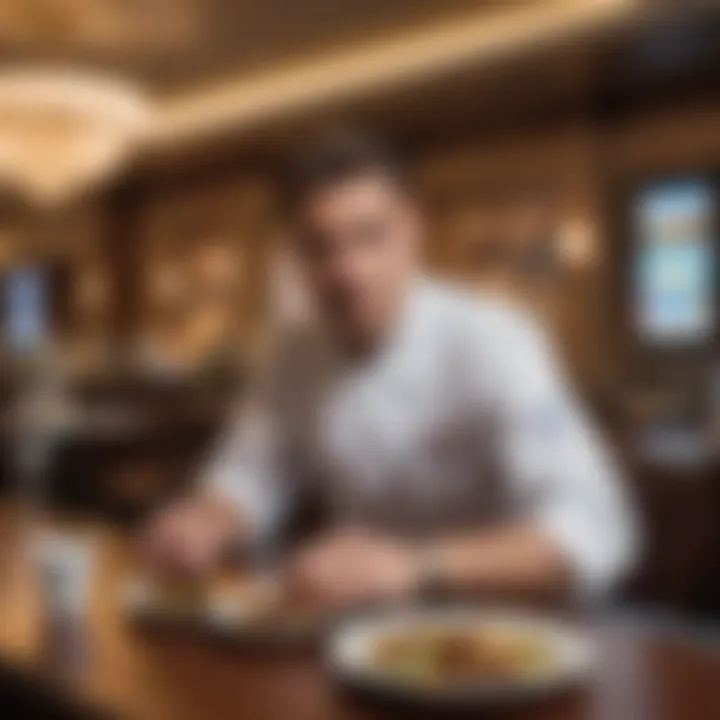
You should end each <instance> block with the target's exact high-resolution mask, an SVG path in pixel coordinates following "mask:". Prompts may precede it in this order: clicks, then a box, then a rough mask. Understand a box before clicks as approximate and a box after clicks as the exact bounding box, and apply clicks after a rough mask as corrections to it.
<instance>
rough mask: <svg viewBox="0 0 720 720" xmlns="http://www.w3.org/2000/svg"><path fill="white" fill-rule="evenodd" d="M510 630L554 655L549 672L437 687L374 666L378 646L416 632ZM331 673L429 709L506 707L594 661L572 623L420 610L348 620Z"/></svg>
mask: <svg viewBox="0 0 720 720" xmlns="http://www.w3.org/2000/svg"><path fill="white" fill-rule="evenodd" d="M478 625H481V626H482V625H485V626H487V627H488V628H491V629H498V630H500V629H503V628H507V629H508V630H509V631H512V632H513V633H518V632H521V633H528V635H530V636H532V637H534V638H538V639H539V640H541V642H542V643H543V644H544V645H546V646H547V647H548V649H549V652H550V653H551V654H552V661H551V663H549V665H548V668H547V669H544V670H542V671H538V672H535V673H533V674H531V675H523V676H519V677H517V678H513V679H512V680H508V681H500V682H495V681H493V682H490V681H489V682H487V683H478V684H474V685H472V686H469V685H463V686H462V687H447V688H441V689H440V688H432V687H424V686H422V685H420V684H419V683H416V682H410V681H407V680H403V679H401V678H398V677H393V676H392V675H390V674H388V673H387V672H384V671H382V670H381V669H378V668H377V667H375V666H374V665H373V662H372V652H373V649H374V648H375V646H376V644H377V642H378V641H379V640H380V639H382V638H383V637H384V636H386V635H387V634H389V633H392V634H395V633H397V632H399V631H402V630H404V629H410V628H412V627H419V626H420V627H427V626H430V627H438V628H462V627H470V626H472V627H473V628H475V629H477V627H478ZM327 652H328V660H329V663H330V667H331V670H332V671H333V672H334V674H335V675H336V676H337V677H338V678H339V679H340V681H341V682H343V683H344V684H346V685H349V686H351V687H353V688H355V689H359V690H363V691H369V692H370V693H372V694H373V695H379V696H384V697H387V698H389V699H396V700H401V701H409V702H412V703H422V704H430V705H437V704H439V705H445V704H453V705H454V704H466V703H488V702H493V703H494V702H507V701H515V700H520V699H527V698H532V697H537V696H541V695H545V694H547V693H548V692H551V691H556V690H559V689H561V688H564V687H567V686H569V685H572V684H575V683H578V682H580V681H582V680H583V679H585V678H586V677H587V676H588V674H589V672H590V670H591V668H592V666H593V659H594V652H593V644H592V641H591V639H590V637H589V636H588V635H587V633H585V632H584V631H582V630H581V629H580V628H579V627H576V626H574V625H572V624H570V623H567V622H562V621H560V620H556V619H553V618H549V617H544V616H538V615H530V614H524V613H520V612H509V611H495V610H481V609H474V608H473V609H467V608H462V609H418V610H409V611H405V612H402V613H398V612H394V613H390V614H385V615H379V616H375V617H370V618H362V619H356V620H352V621H349V622H347V623H345V624H344V625H342V626H340V627H339V628H338V629H337V630H336V631H335V633H334V634H333V635H332V637H331V638H330V641H329V645H328V648H327Z"/></svg>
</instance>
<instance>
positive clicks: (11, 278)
mask: <svg viewBox="0 0 720 720" xmlns="http://www.w3.org/2000/svg"><path fill="white" fill-rule="evenodd" d="M3 286H4V298H3V300H4V302H3V309H4V313H3V314H4V316H5V317H4V322H3V326H4V333H3V334H4V336H5V337H4V340H5V344H6V346H7V347H8V348H9V349H10V350H11V351H13V352H17V353H32V352H34V351H36V350H39V349H41V348H42V346H43V345H44V343H46V342H47V340H48V339H49V334H50V325H51V319H50V308H49V297H48V296H49V289H48V278H47V273H46V272H45V271H44V269H43V268H42V267H36V266H26V267H19V268H16V269H14V270H12V271H11V272H9V273H8V274H7V275H6V276H5V278H4V281H3Z"/></svg>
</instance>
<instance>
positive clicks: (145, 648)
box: [0, 503, 720, 720]
mask: <svg viewBox="0 0 720 720" xmlns="http://www.w3.org/2000/svg"><path fill="white" fill-rule="evenodd" d="M79 528H80V529H79ZM49 531H50V532H56V533H72V534H73V536H77V535H78V534H80V535H81V536H82V537H84V538H86V539H87V542H88V543H91V545H92V547H93V548H94V560H93V568H94V571H93V575H92V583H91V590H90V602H89V608H88V610H87V613H86V623H85V624H86V634H87V638H88V649H89V655H88V658H87V660H86V661H85V662H84V663H82V665H81V667H79V668H78V670H77V674H76V676H74V677H72V678H71V679H68V678H66V679H64V680H58V679H57V678H55V677H54V676H53V675H52V672H51V671H50V670H48V668H47V663H44V662H43V651H42V649H43V647H44V644H43V632H42V627H43V625H42V622H41V620H42V612H41V608H42V603H41V601H40V593H39V590H38V581H37V575H38V573H37V571H36V565H35V564H34V563H33V561H32V558H33V552H32V547H33V544H34V543H35V542H36V538H37V537H38V535H39V534H42V533H43V532H49ZM0 543H1V544H2V553H1V556H0V557H1V565H0V603H2V604H1V605H0V607H1V609H2V612H0V667H5V668H9V669H11V670H12V672H13V673H16V674H17V675H18V677H23V678H26V679H28V680H29V681H32V682H33V683H37V687H38V688H41V687H42V688H43V689H47V690H48V692H51V693H54V694H55V695H57V696H58V697H61V696H66V697H67V698H69V699H72V702H73V703H74V704H75V706H76V707H77V709H78V717H82V716H83V710H85V711H87V712H88V713H91V712H99V713H100V714H102V715H107V716H108V717H117V718H128V719H129V720H205V719H207V720H225V719H226V718H227V719H228V720H229V719H230V718H233V719H236V718H245V719H247V720H255V719H257V720H364V719H365V718H383V717H393V718H394V717H405V716H406V713H407V716H408V717H418V712H417V709H415V710H414V711H413V710H412V709H411V708H402V707H399V706H388V705H387V704H383V703H381V702H377V701H374V700H373V699H372V698H369V697H361V696H358V694H357V693H351V692H347V691H346V690H345V689H343V688H341V687H340V686H339V685H338V683H337V682H336V679H335V678H333V677H332V674H331V673H330V671H329V669H328V666H327V663H326V662H325V660H324V659H323V653H322V643H320V642H318V643H308V644H305V645H302V646H296V647H292V646H286V647H282V646H273V647H262V646H258V645H257V644H245V645H243V644H242V643H233V642H228V641H227V640H226V641H224V642H223V641H220V640H219V639H218V638H217V637H209V636H207V635H204V634H203V633H200V632H197V631H190V630H189V629H188V628H175V629H167V628H166V629H159V628H155V629H152V628H147V627H144V626H142V625H138V624H137V623H135V622H132V621H131V620H130V619H129V618H128V616H127V612H126V610H124V605H123V602H122V597H123V588H124V587H125V586H126V584H127V582H128V580H129V579H130V578H132V577H133V575H134V574H136V573H137V571H138V563H139V562H140V556H139V550H138V543H137V542H136V540H135V538H134V537H133V535H132V533H130V532H129V531H126V530H121V529H117V528H113V527H111V526H109V525H107V524H103V523H97V522H96V523H90V524H87V523H81V527H80V526H79V525H78V523H77V521H72V522H68V521H67V520H66V519H57V518H56V517H53V516H52V514H48V513H44V514H42V516H40V515H39V514H38V513H36V512H32V513H27V512H21V511H19V510H18V508H17V506H15V505H14V504H8V503H6V504H5V505H2V506H0ZM586 622H587V621H586ZM588 628H589V632H590V633H591V635H592V637H593V639H594V641H595V643H596V647H597V650H596V662H595V666H594V670H593V672H592V674H591V676H590V677H589V678H588V679H587V681H586V682H584V683H582V684H581V685H579V686H578V687H576V688H570V689H568V690H566V691H563V692H560V693H558V694H556V695H554V696H548V697H545V698H543V699H542V700H536V701H531V700H527V701H523V702H519V703H514V704H513V705H512V706H509V707H494V708H489V709H486V711H485V712H484V713H481V714H479V715H478V714H475V715H473V716H474V717H513V718H521V719H528V720H718V719H719V718H720V651H719V650H718V648H717V647H714V646H713V643H712V642H705V641H704V638H703V636H702V633H684V632H662V631H659V630H658V631H656V630H653V629H652V628H648V627H646V626H644V625H642V624H641V623H632V622H630V623H618V622H612V621H610V620H609V619H608V618H607V616H605V615H601V616H598V617H597V618H596V619H594V620H590V621H589V623H588Z"/></svg>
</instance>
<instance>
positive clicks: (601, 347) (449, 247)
mask: <svg viewBox="0 0 720 720" xmlns="http://www.w3.org/2000/svg"><path fill="white" fill-rule="evenodd" d="M719 82H720V7H718V3H717V2H712V1H709V2H692V1H691V0H677V1H676V2H672V1H671V0H667V1H665V2H663V1H662V0H644V1H642V0H444V1H443V2H433V1H432V0H412V1H409V0H364V1H363V2H356V3H348V2H337V1H333V0H293V2H281V0H266V1H265V2H263V3H259V2H253V1H252V0H2V3H0V344H1V346H2V350H1V352H2V373H1V375H0V417H1V422H0V433H1V435H2V446H1V456H2V457H1V459H2V465H1V470H0V483H1V485H2V492H3V496H4V498H5V502H10V501H11V498H13V497H14V496H17V495H18V494H30V495H33V494H34V496H36V497H42V498H43V502H49V503H51V504H52V505H53V506H56V507H58V508H62V509H64V510H66V511H68V512H71V513H75V514H84V515H92V516H94V517H98V518H103V519H104V520H105V521H106V522H132V521H134V520H137V519H138V518H140V517H142V516H143V515H144V514H145V513H146V512H147V511H148V509H150V508H152V507H155V506H157V505H158V504H159V503H162V502H163V501H164V500H165V499H167V498H169V497H172V496H173V495H175V494H177V493H179V492H182V491H183V489H185V488H187V487H188V484H191V483H192V482H193V478H194V477H195V476H196V473H197V470H198V467H199V465H200V463H201V462H202V459H203V457H204V455H205V454H206V453H207V451H208V449H209V448H210V447H211V445H212V442H213V439H214V438H215V436H216V434H217V432H218V431H219V429H220V427H221V426H222V424H223V422H224V419H225V418H226V416H227V413H228V412H229V411H230V410H231V409H234V408H235V406H236V404H237V403H238V402H242V397H243V392H244V389H245V388H247V385H248V378H250V377H252V374H253V372H254V370H255V369H256V368H258V367H260V366H262V363H263V359H264V358H265V357H266V353H267V351H268V348H269V347H270V345H271V344H272V341H273V338H274V337H275V335H276V334H277V333H278V332H280V331H281V330H282V327H283V326H284V325H286V324H287V323H289V322H293V321H294V319H295V314H296V311H297V309H298V307H299V306H300V305H301V293H302V290H301V288H300V287H299V285H298V283H297V278H296V277H295V275H294V274H293V267H292V263H291V261H290V259H289V258H288V256H287V255H286V253H284V251H283V247H282V240H283V236H284V234H285V228H284V227H283V224H282V218H281V216H280V215H279V214H278V212H277V207H276V206H277V203H276V198H275V197H274V195H273V184H272V178H273V174H274V172H275V170H276V168H277V165H278V163H279V162H281V161H282V160H283V158H284V157H285V156H286V153H287V152H288V150H289V149H290V148H292V147H293V146H294V145H295V144H296V143H297V142H298V141H301V139H302V138H303V136H304V133H306V132H307V130H308V128H310V127H313V126H315V125H317V124H321V123H323V122H326V121H328V120H331V119H333V120H334V119H336V118H347V119H350V120H352V121H353V122H355V123H358V122H360V123H367V124H368V125H369V126H371V127H373V128H375V129H379V130H380V131H381V132H384V133H386V134H388V135H389V137H390V138H392V139H394V140H395V141H397V143H398V144H399V145H400V147H401V148H402V149H403V150H404V151H405V152H406V154H407V156H408V157H409V159H410V162H411V168H412V173H413V176H414V178H415V180H416V182H417V186H418V188H419V192H420V194H421V197H422V198H423V201H424V202H425V203H426V207H427V211H428V214H429V218H430V222H431V228H432V233H431V237H430V239H429V242H428V247H427V261H428V266H429V267H430V268H431V269H432V270H433V271H434V272H437V273H440V274H443V275H445V276H447V277H451V278H454V279H456V280H457V281H459V282H462V283H465V284H467V285H468V286H470V287H473V288H477V289H478V290H482V291H485V292H491V293H496V294H499V295H502V296H504V297H506V298H507V299H508V301H510V302H513V303H519V304H522V305H523V306H525V307H528V308H529V309H530V310H531V311H532V312H533V313H535V314H536V315H537V316H538V317H539V318H540V320H541V321H542V322H543V323H544V325H545V326H546V327H547V329H548V331H549V332H550V333H551V334H552V336H553V337H554V338H555V340H556V343H557V345H558V348H559V350H560V353H561V355H562V357H563V359H564V362H565V364H566V366H567V368H568V370H569V372H570V373H571V375H572V377H573V378H574V380H575V383H576V384H577V386H578V388H579V389H580V392H581V393H582V395H583V396H584V397H585V399H586V401H587V403H588V405H589V406H590V407H591V408H592V410H593V411H594V412H595V414H596V416H597V418H598V422H599V423H600V426H601V428H602V430H603V432H604V433H606V434H607V435H608V436H609V437H610V438H611V439H612V442H613V443H614V445H615V447H616V448H617V452H618V453H619V454H620V456H621V457H622V460H623V462H624V463H625V465H626V467H627V468H628V479H629V482H631V483H632V485H633V491H634V492H635V493H636V494H637V496H638V499H639V503H640V509H641V513H642V516H643V518H644V520H645V524H646V528H647V532H648V542H647V547H646V552H645V557H644V559H643V561H642V563H641V566H640V568H639V570H638V572H637V574H636V577H634V578H633V580H632V582H631V583H630V584H629V585H628V587H627V588H626V590H625V596H626V598H627V600H628V602H638V603H640V602H642V603H644V604H646V605H652V606H653V607H659V608H667V609H671V610H673V611H677V612H683V613H691V614H693V615H694V616H708V617H713V618H715V619H717V618H719V617H720V482H718V477H716V476H717V474H718V472H717V471H718V467H719V462H720V356H719V354H718V337H719V333H718V330H719V329H720V303H719V301H720V260H719V259H718V258H720V242H719V236H720V97H719V96H718V92H717V89H718V87H719V85H718V83H719Z"/></svg>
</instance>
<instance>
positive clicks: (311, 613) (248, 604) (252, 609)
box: [238, 577, 321, 629]
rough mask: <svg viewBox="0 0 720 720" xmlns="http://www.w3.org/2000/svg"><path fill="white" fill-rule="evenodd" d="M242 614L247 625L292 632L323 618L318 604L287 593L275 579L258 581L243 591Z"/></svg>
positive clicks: (246, 586) (239, 594)
mask: <svg viewBox="0 0 720 720" xmlns="http://www.w3.org/2000/svg"><path fill="white" fill-rule="evenodd" d="M238 612H239V616H240V617H239V620H240V622H241V623H242V624H244V625H250V626H254V627H262V628H272V627H277V628H288V629H302V628H305V627H308V626H310V625H312V624H314V623H315V622H317V621H318V619H319V617H320V615H321V611H320V609H319V608H318V607H317V606H316V605H315V604H313V603H311V602H309V601H308V600H306V599H304V598H301V597H297V596H294V595H292V594H289V593H287V592H286V591H285V588H284V587H283V585H282V583H281V582H280V581H279V580H278V579H276V578H274V577H272V578H260V579H256V580H254V581H251V582H249V583H247V584H245V585H244V586H243V587H242V588H240V589H239V591H238Z"/></svg>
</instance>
